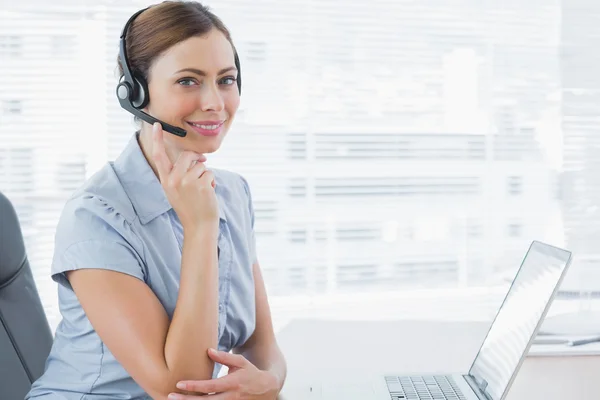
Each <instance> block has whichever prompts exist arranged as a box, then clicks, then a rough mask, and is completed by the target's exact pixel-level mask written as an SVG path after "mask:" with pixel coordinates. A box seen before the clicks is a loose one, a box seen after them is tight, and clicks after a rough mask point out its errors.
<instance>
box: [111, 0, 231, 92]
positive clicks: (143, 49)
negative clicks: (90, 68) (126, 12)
mask: <svg viewBox="0 0 600 400" xmlns="http://www.w3.org/2000/svg"><path fill="white" fill-rule="evenodd" d="M213 28H216V29H218V30H219V31H221V32H222V33H223V34H224V35H225V37H226V38H227V40H228V41H229V43H231V47H232V48H233V51H234V52H235V51H236V50H235V46H234V45H233V41H232V40H231V35H230V33H229V30H228V29H227V27H225V24H223V22H222V21H221V20H220V19H219V17H217V16H216V15H215V14H213V13H212V12H211V11H210V10H209V8H208V7H206V6H204V5H202V4H200V3H199V2H197V1H186V2H183V1H164V2H162V3H159V4H156V5H154V6H151V7H150V8H149V9H147V10H145V11H144V12H142V13H141V14H140V15H139V16H138V17H137V18H136V19H135V20H134V21H133V23H132V24H131V25H130V26H129V29H128V32H127V36H126V37H125V40H126V45H127V49H126V50H127V61H129V67H130V69H131V72H132V73H133V74H136V75H139V76H141V77H143V78H144V79H146V81H147V80H148V71H149V69H150V66H151V65H152V62H153V61H154V60H155V59H156V58H157V57H159V56H160V55H161V54H162V53H163V52H164V51H166V50H167V49H169V48H170V47H172V46H174V45H176V44H177V43H179V42H182V41H184V40H186V39H189V38H190V37H193V36H203V35H206V34H208V33H209V32H210V31H211V30H212V29H213ZM120 61H121V60H120V59H119V57H118V56H117V64H118V68H119V73H120V74H121V75H122V74H123V68H122V66H121V63H120Z"/></svg>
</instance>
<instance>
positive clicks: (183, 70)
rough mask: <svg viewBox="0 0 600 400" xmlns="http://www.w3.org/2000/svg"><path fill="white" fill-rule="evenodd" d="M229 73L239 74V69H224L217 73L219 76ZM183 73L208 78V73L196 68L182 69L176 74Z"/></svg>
mask: <svg viewBox="0 0 600 400" xmlns="http://www.w3.org/2000/svg"><path fill="white" fill-rule="evenodd" d="M229 71H236V72H237V68H236V67H227V68H223V69H222V70H220V71H219V72H218V73H217V75H223V74H224V73H226V72H229ZM181 72H191V73H194V74H196V75H200V76H206V72H204V71H201V70H199V69H196V68H184V69H180V70H179V71H177V72H175V74H179V73H181ZM175 74H174V75H175Z"/></svg>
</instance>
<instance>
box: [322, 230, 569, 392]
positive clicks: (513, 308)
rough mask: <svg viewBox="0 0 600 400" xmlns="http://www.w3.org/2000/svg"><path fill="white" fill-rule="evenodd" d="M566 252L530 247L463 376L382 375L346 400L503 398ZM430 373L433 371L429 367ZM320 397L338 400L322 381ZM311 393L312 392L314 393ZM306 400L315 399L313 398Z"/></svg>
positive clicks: (562, 268)
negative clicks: (469, 366)
mask: <svg viewBox="0 0 600 400" xmlns="http://www.w3.org/2000/svg"><path fill="white" fill-rule="evenodd" d="M571 257H572V255H571V252H569V251H567V250H563V249H560V248H557V247H554V246H551V245H548V244H545V243H542V242H539V241H534V242H532V243H531V245H530V247H529V249H528V250H527V253H526V254H525V257H524V258H523V261H522V263H521V266H520V267H519V270H518V272H517V275H516V276H515V278H514V280H513V282H512V284H511V286H510V288H509V290H508V292H507V294H506V296H505V298H504V300H503V302H502V305H501V306H500V309H499V310H498V313H497V314H496V317H495V318H494V321H493V323H492V325H491V326H490V328H489V330H488V333H487V335H486V337H485V339H484V341H483V344H482V345H481V347H480V349H479V351H478V353H477V355H476V356H475V359H474V360H473V363H472V365H471V368H470V369H469V371H468V372H466V373H462V374H450V373H448V374H447V375H444V374H435V375H433V374H432V375H418V376H417V375H415V376H411V375H402V374H398V375H396V374H394V375H386V376H381V377H378V378H377V379H375V380H372V381H369V382H367V381H365V382H364V385H363V384H362V383H361V384H360V386H357V385H356V383H353V385H352V386H353V390H352V391H350V393H349V391H344V396H343V398H344V399H345V400H359V399H360V400H369V399H374V400H503V399H505V398H506V396H507V394H508V391H509V389H510V387H511V385H512V383H513V381H514V379H515V377H516V376H517V373H518V371H519V369H520V368H521V365H522V363H523V361H524V359H525V357H526V356H527V353H528V352H529V348H530V347H531V344H532V342H533V339H534V338H535V336H536V334H537V332H538V330H539V329H540V326H541V324H542V322H543V320H544V318H545V316H546V314H547V312H548V309H549V308H550V305H551V303H552V300H553V299H554V296H555V295H556V292H557V291H558V288H559V286H560V284H561V282H562V280H563V277H564V276H565V273H566V271H567V269H568V267H569V265H570V264H571ZM432 370H433V368H432ZM321 389H322V391H321V392H320V393H319V398H321V399H326V400H330V398H331V399H334V398H336V399H337V398H339V396H336V395H335V394H336V392H337V394H338V395H339V394H340V391H339V389H340V387H339V385H338V386H337V388H336V387H334V385H333V384H329V383H326V382H322V385H321ZM313 394H314V393H313ZM311 398H315V397H314V396H312V397H311Z"/></svg>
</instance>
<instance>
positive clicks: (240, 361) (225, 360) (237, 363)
mask: <svg viewBox="0 0 600 400" xmlns="http://www.w3.org/2000/svg"><path fill="white" fill-rule="evenodd" d="M208 173H210V171H207V172H206V173H205V174H204V175H202V178H204V176H205V175H206V174H208ZM202 178H201V179H202ZM208 356H209V357H210V358H211V359H212V360H213V361H216V362H218V363H219V364H223V365H226V366H228V367H237V368H244V367H246V366H247V365H248V364H249V363H250V361H248V360H246V358H244V356H242V355H241V354H231V353H227V352H225V351H217V350H214V349H209V350H208Z"/></svg>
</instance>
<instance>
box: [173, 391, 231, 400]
mask: <svg viewBox="0 0 600 400" xmlns="http://www.w3.org/2000/svg"><path fill="white" fill-rule="evenodd" d="M236 396H237V394H236V393H235V392H227V393H218V394H213V395H211V396H209V398H210V400H235V399H236V398H239V397H236ZM168 399H169V400H200V399H204V400H205V399H206V396H204V395H201V396H195V395H185V394H179V393H171V394H169V397H168Z"/></svg>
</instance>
